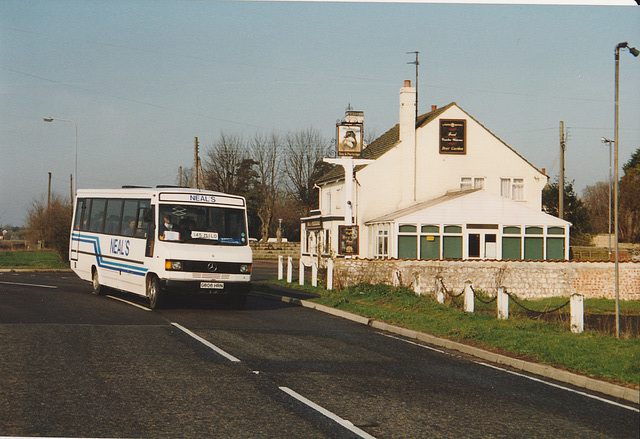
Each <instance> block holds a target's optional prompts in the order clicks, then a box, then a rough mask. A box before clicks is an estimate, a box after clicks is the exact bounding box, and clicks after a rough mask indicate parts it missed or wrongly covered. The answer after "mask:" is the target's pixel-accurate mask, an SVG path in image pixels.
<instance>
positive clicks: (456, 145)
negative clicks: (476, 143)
mask: <svg viewBox="0 0 640 439" xmlns="http://www.w3.org/2000/svg"><path fill="white" fill-rule="evenodd" d="M466 153H467V121H466V120H464V119H440V154H466Z"/></svg>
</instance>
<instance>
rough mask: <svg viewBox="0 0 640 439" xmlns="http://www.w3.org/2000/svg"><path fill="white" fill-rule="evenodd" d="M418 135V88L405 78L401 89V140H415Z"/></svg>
mask: <svg viewBox="0 0 640 439" xmlns="http://www.w3.org/2000/svg"><path fill="white" fill-rule="evenodd" d="M415 137H416V89H415V88H414V87H411V81H410V80H408V79H407V80H405V81H404V87H402V88H401V89H400V141H401V142H404V141H409V142H415Z"/></svg>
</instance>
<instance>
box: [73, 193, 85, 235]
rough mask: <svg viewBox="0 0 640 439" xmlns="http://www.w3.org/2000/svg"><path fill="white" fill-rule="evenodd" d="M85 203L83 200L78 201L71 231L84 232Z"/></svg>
mask: <svg viewBox="0 0 640 439" xmlns="http://www.w3.org/2000/svg"><path fill="white" fill-rule="evenodd" d="M86 201H87V200H86V199H84V198H82V199H79V200H78V203H77V206H76V217H75V218H74V220H73V230H86V213H85V212H86ZM82 226H84V227H82Z"/></svg>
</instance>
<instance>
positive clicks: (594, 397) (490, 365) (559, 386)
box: [474, 361, 640, 412]
mask: <svg viewBox="0 0 640 439" xmlns="http://www.w3.org/2000/svg"><path fill="white" fill-rule="evenodd" d="M474 363H476V364H480V365H482V366H487V367H490V368H492V369H496V370H500V371H502V372H507V373H510V374H512V375H517V376H519V377H523V378H528V379H530V380H532V381H536V382H538V383H542V384H546V385H548V386H551V387H557V388H558V389H562V390H566V391H568V392H572V393H577V394H578V395H582V396H587V397H589V398H593V399H597V400H598V401H602V402H606V403H608V404H611V405H615V406H618V407H622V408H625V409H627V410H632V411H634V412H640V409H637V408H635V407H630V406H628V405H624V404H620V403H618V402H615V401H610V400H608V399H605V398H601V397H599V396H595V395H590V394H588V393H586V392H581V391H580V390H575V389H572V388H570V387H565V386H561V385H559V384H555V383H551V382H549V381H545V380H542V379H540V378H536V377H532V376H529V375H525V374H523V373H518V372H514V371H512V370H509V369H504V368H502V367H498V366H494V365H493V364H487V363H482V362H480V361H474Z"/></svg>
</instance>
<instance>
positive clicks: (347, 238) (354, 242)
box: [338, 226, 358, 255]
mask: <svg viewBox="0 0 640 439" xmlns="http://www.w3.org/2000/svg"><path fill="white" fill-rule="evenodd" d="M338 229H339V230H338V232H339V234H340V248H339V249H338V250H339V253H340V254H341V255H357V254H358V226H338Z"/></svg>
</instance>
